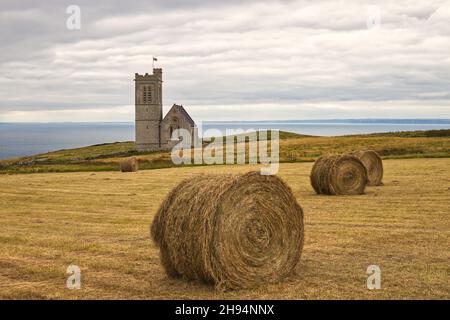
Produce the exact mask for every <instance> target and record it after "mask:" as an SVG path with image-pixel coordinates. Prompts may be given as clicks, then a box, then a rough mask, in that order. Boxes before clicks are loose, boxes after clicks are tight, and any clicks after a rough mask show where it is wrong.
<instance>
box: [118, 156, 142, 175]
mask: <svg viewBox="0 0 450 320" xmlns="http://www.w3.org/2000/svg"><path fill="white" fill-rule="evenodd" d="M138 170H139V164H138V160H137V158H136V157H131V158H128V159H125V160H122V161H121V162H120V171H122V172H136V171H138Z"/></svg>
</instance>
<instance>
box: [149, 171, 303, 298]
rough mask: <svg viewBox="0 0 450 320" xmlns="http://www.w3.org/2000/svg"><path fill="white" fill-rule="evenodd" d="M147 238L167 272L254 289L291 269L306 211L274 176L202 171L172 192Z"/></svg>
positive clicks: (300, 245)
mask: <svg viewBox="0 0 450 320" xmlns="http://www.w3.org/2000/svg"><path fill="white" fill-rule="evenodd" d="M151 235H152V238H153V240H154V241H155V243H156V244H157V245H158V246H159V247H160V254H161V262H162V264H163V266H164V268H165V270H166V273H167V274H168V275H169V276H181V277H184V278H187V279H196V280H202V281H204V282H207V283H211V284H215V285H216V288H218V289H220V290H225V289H236V288H251V287H256V286H259V285H261V284H264V283H272V282H278V281H280V280H282V279H284V278H285V277H286V276H288V275H289V274H291V273H292V272H293V270H294V267H295V266H296V265H297V263H298V261H299V259H300V255H301V251H302V248H303V211H302V209H301V207H300V206H299V204H298V203H297V201H296V199H295V197H294V195H293V194H292V191H291V189H290V188H289V187H288V186H287V185H286V184H285V183H284V182H283V181H282V180H281V179H280V178H278V177H276V176H263V175H260V173H259V172H249V173H247V174H243V175H242V174H241V175H200V176H197V177H195V178H191V179H188V180H185V181H183V182H181V183H180V184H179V185H178V186H176V187H175V188H174V189H173V190H172V191H171V192H170V193H169V195H168V196H167V198H166V199H165V200H164V202H163V203H162V205H161V207H160V208H159V210H158V212H157V214H156V216H155V218H154V220H153V223H152V226H151Z"/></svg>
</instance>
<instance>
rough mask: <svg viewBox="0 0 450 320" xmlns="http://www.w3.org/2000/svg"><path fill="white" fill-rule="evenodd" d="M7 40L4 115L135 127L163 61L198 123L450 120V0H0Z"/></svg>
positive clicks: (2, 68) (1, 58)
mask: <svg viewBox="0 0 450 320" xmlns="http://www.w3.org/2000/svg"><path fill="white" fill-rule="evenodd" d="M69 5H77V6H79V8H80V9H81V29H80V30H70V29H68V28H67V19H68V18H69V16H70V15H69V14H67V13H66V10H67V7H68V6H69ZM71 21H72V20H71ZM0 39H1V44H0V46H1V50H0V121H43V122H47V121H132V120H133V119H134V106H133V104H134V83H133V81H132V79H133V76H134V73H135V72H139V73H145V72H151V67H152V56H155V57H157V58H158V62H157V64H156V66H157V67H161V68H163V73H164V74H163V76H164V88H163V91H164V92H163V94H164V106H165V111H167V108H168V107H169V106H170V105H172V104H173V103H179V104H183V105H184V106H186V108H187V109H188V111H189V112H190V113H191V114H192V116H193V117H194V118H195V119H196V120H197V119H198V120H270V119H326V118H328V119H330V118H450V0H428V1H411V0H409V1H403V0H400V1H398V0H396V1H317V0H315V1H266V0H263V1H242V0H239V1H238V0H232V1H220V2H219V1H217V2H215V1H200V0H187V1H186V0H183V1H181V0H180V1H176V0H138V1H135V0H134V1H110V0H108V1H106V0H97V1H89V0H79V1H77V0H71V1H61V0H45V1H17V0H2V1H1V2H0Z"/></svg>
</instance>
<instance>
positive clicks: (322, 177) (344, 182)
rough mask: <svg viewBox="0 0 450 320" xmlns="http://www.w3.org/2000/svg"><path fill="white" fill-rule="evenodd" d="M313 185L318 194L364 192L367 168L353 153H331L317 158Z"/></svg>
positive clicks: (313, 172) (313, 170)
mask: <svg viewBox="0 0 450 320" xmlns="http://www.w3.org/2000/svg"><path fill="white" fill-rule="evenodd" d="M310 179H311V185H312V186H313V188H314V190H315V191H316V193H318V194H328V195H354V194H363V193H364V189H365V187H366V184H367V170H366V168H365V167H364V165H363V163H362V162H361V160H359V159H358V158H357V157H356V156H353V155H329V156H322V157H320V158H319V159H317V160H316V162H315V163H314V166H313V168H312V170H311V175H310Z"/></svg>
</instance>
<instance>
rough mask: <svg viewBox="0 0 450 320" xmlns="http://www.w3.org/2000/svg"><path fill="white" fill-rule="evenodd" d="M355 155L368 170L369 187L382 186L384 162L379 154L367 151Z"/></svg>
mask: <svg viewBox="0 0 450 320" xmlns="http://www.w3.org/2000/svg"><path fill="white" fill-rule="evenodd" d="M353 154H354V155H355V156H357V157H358V158H359V160H361V162H362V163H363V164H364V166H365V167H366V169H367V179H368V182H367V185H368V186H380V185H381V184H382V182H381V181H382V180H383V161H382V160H381V158H380V156H379V155H378V153H376V152H375V151H373V150H365V151H358V152H355V153H353Z"/></svg>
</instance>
